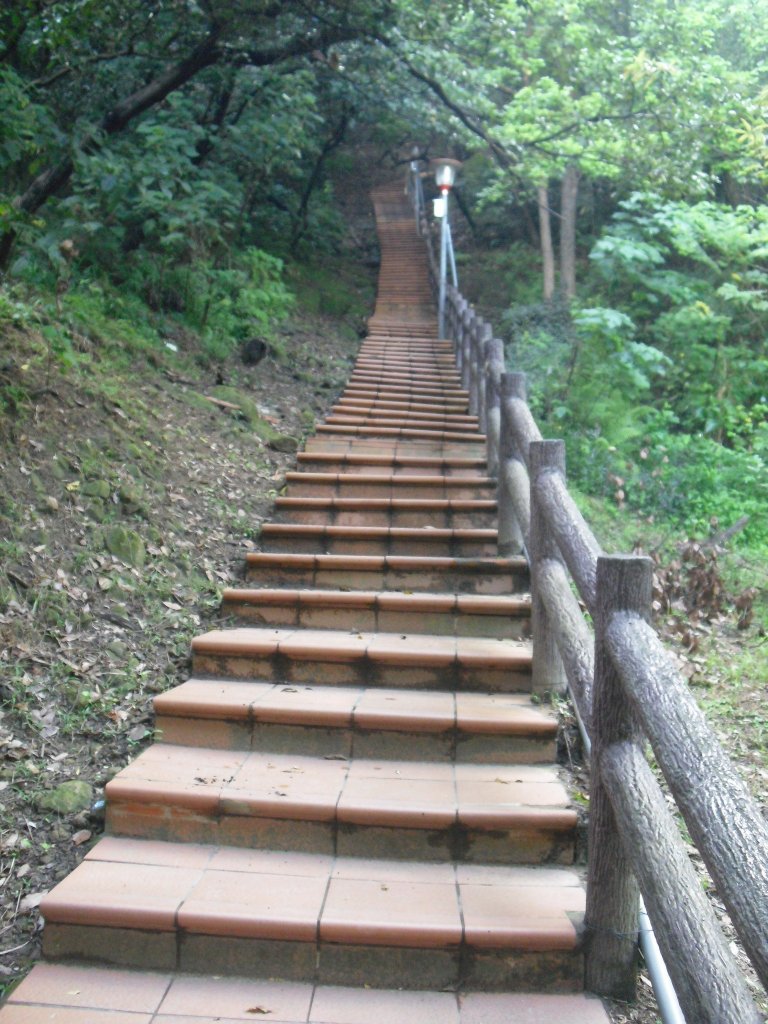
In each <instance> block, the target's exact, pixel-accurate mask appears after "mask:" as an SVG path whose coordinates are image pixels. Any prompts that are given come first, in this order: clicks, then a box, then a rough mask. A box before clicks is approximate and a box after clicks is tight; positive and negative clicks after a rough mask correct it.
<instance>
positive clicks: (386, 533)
mask: <svg viewBox="0 0 768 1024" xmlns="http://www.w3.org/2000/svg"><path fill="white" fill-rule="evenodd" d="M261 546H262V548H263V549H264V550H265V551H297V552H298V551H303V552H309V553H317V554H323V553H325V554H348V555H427V556H438V557H456V558H493V557H494V556H495V555H496V549H497V534H496V530H494V529H487V530H473V529H420V528H418V527H400V526H333V525H330V526H324V525H320V526H316V525H312V524H304V523H264V524H263V526H262V527H261Z"/></svg>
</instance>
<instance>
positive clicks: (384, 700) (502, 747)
mask: <svg viewBox="0 0 768 1024" xmlns="http://www.w3.org/2000/svg"><path fill="white" fill-rule="evenodd" d="M154 709H155V715H156V730H157V731H156V736H157V739H158V741H161V742H163V743H173V744H177V745H180V746H202V747H210V748H211V749H217V750H267V751H274V752H277V753H291V754H292V753H298V754H303V755H307V754H312V755H315V756H318V757H322V758H327V757H343V758H348V759H349V758H352V757H355V758H378V759H387V760H390V759H394V760H403V759H408V760H413V759H415V758H418V759H419V760H424V761H445V762H451V761H459V762H461V763H473V764H483V763H486V764H487V763H497V764H546V763H548V762H553V761H554V756H555V751H554V742H555V737H556V734H557V722H556V720H555V719H554V717H553V716H552V715H551V714H550V713H549V712H547V711H546V710H544V709H542V708H540V707H537V706H536V705H534V704H532V702H531V700H530V698H529V697H528V696H527V695H525V694H487V693H458V694H453V693H442V692H435V691H434V690H417V689H408V690H396V689H388V688H385V687H364V686H349V687H334V686H317V685H315V686H309V685H306V684H303V685H301V686H293V685H290V684H283V683H265V682H244V681H242V680H237V681H232V680H225V679H189V680H187V682H185V683H181V685H179V686H176V687H174V689H172V690H169V691H168V692H167V693H163V694H160V695H159V696H157V697H155V700H154Z"/></svg>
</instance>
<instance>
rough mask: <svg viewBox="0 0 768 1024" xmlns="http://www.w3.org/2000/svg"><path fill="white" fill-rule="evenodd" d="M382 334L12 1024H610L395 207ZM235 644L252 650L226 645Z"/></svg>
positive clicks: (485, 482) (371, 342)
mask: <svg viewBox="0 0 768 1024" xmlns="http://www.w3.org/2000/svg"><path fill="white" fill-rule="evenodd" d="M374 204H375V206H376V211H377V221H378V228H379V234H380V239H381V246H382V266H381V275H380V287H379V296H378V301H377V307H376V312H375V314H374V316H373V317H372V318H371V320H370V322H369V331H370V333H369V336H368V338H367V339H366V341H365V342H364V344H363V346H362V349H361V352H360V355H359V358H358V361H357V364H356V367H355V369H354V372H353V373H352V376H351V378H350V381H349V384H348V387H347V389H346V390H345V392H344V394H343V396H342V397H341V398H340V400H339V402H338V404H337V405H336V407H335V408H334V410H333V412H332V414H331V415H330V416H329V417H328V419H327V420H326V422H325V423H324V424H323V425H322V426H320V427H319V429H318V432H317V434H316V436H315V437H313V438H312V439H311V440H310V441H309V442H308V443H307V446H306V450H305V451H304V452H302V453H300V455H299V458H298V471H297V472H295V473H290V474H288V479H287V489H286V490H287V493H286V496H285V497H284V498H279V499H278V500H277V502H276V507H275V519H274V522H272V523H270V524H266V525H265V526H264V527H263V535H262V550H261V551H260V552H257V553H252V554H250V555H249V556H248V559H247V567H246V579H245V582H244V585H243V586H240V587H238V588H233V589H230V590H227V591H226V592H225V594H224V601H223V605H224V612H225V614H226V615H227V616H230V617H231V620H228V624H227V626H226V628H222V629H217V630H214V631H212V632H210V633H207V634H205V635H203V636H200V637H198V638H196V639H195V641H194V642H193V674H192V678H190V679H189V680H188V681H187V682H185V683H183V684H182V685H180V686H178V687H176V688H175V689H174V690H171V691H169V692H167V693H164V694H162V695H160V696H158V697H157V698H156V700H155V711H156V715H157V733H156V742H155V743H154V744H153V745H152V746H151V747H149V748H148V749H147V750H146V751H145V752H144V753H143V754H141V755H140V756H139V757H138V758H137V759H136V760H135V761H134V762H133V763H132V764H131V765H129V766H128V767H127V768H126V769H124V770H123V771H122V772H121V773H120V774H119V775H117V777H116V778H115V779H114V780H113V781H112V782H110V783H109V785H108V787H107V835H106V836H105V837H104V838H103V839H102V840H101V841H100V842H99V843H98V844H97V845H96V846H95V847H94V849H93V850H92V851H91V852H90V853H89V854H88V856H87V857H86V859H85V861H84V862H83V863H82V864H81V866H80V867H78V868H77V869H76V870H75V871H74V872H73V873H72V874H71V875H70V876H69V877H68V878H66V879H65V880H64V881H63V882H61V883H60V884H59V885H58V886H57V887H56V888H55V889H54V890H53V891H52V892H51V893H50V894H49V895H48V896H47V897H46V898H45V900H44V902H43V905H42V912H43V915H44V918H45V922H46V923H45V930H44V956H45V958H46V959H45V961H44V962H43V963H41V964H40V965H38V966H37V967H36V968H35V969H34V970H33V971H32V973H31V974H30V975H29V977H28V978H27V979H26V980H25V981H24V982H22V984H21V985H20V986H19V987H18V988H17V989H16V991H15V992H14V993H13V994H12V996H11V998H10V1000H9V1002H8V1003H7V1004H6V1005H5V1007H4V1008H3V1009H2V1011H0V1024H32V1022H34V1024H39V1022H43V1021H54V1020H55V1021H57V1022H64V1024H74V1022H87V1024H102V1022H104V1024H107V1022H110V1024H144V1022H150V1021H151V1022H155V1024H183V1022H193V1021H194V1022H197V1024H200V1022H212V1021H224V1022H227V1021H242V1020H253V1019H265V1020H269V1021H273V1022H278V1024H279V1022H282V1024H297V1022H310V1021H312V1022H317V1024H374V1022H375V1024H427V1022H440V1024H497V1022H498V1024H501V1022H502V1021H504V1022H508V1024H515V1022H520V1024H523V1022H526V1024H560V1022H562V1021H564V1020H568V1021H569V1022H571V1024H605V1022H607V1020H608V1018H607V1016H606V1014H605V1011H604V1009H603V1007H602V1005H601V1003H600V1002H599V1001H598V1000H596V999H592V998H590V997H589V996H587V995H585V994H584V993H583V992H582V991H581V989H582V973H583V963H582V954H581V949H580V923H581V916H582V911H583V906H584V892H583V889H582V885H581V879H580V876H579V873H578V872H577V870H576V869H575V868H574V866H573V859H574V837H575V827H576V820H577V819H576V813H575V811H574V810H573V808H572V807H571V806H570V805H569V802H568V797H567V792H566V790H565V788H564V786H563V784H562V781H561V779H560V777H559V774H558V769H557V767H556V765H555V762H554V753H555V732H556V726H555V722H554V720H553V718H552V716H551V714H550V713H549V712H548V711H547V710H545V709H542V708H540V707H538V706H536V704H534V703H533V702H532V700H531V698H530V695H529V689H530V672H531V649H530V644H529V642H528V640H527V634H528V629H527V626H528V615H529V599H528V596H527V594H526V586H527V582H526V581H527V568H526V565H525V562H524V561H523V560H522V559H519V558H518V559H515V558H512V559H509V558H507V559H500V558H498V557H496V518H495V517H496V505H495V489H494V485H493V483H492V481H491V480H489V479H488V477H487V476H486V471H485V445H484V439H483V437H482V435H481V434H480V433H479V431H478V427H477V423H476V421H475V419H474V418H473V417H472V416H470V415H469V414H468V411H467V396H466V393H465V392H464V391H463V390H462V388H461V386H460V382H459V378H458V376H457V373H456V370H455V367H454V362H453V357H452V354H451V349H450V345H449V344H448V343H447V342H444V341H440V340H438V339H437V336H436V327H435V315H434V309H433V306H432V301H431V296H430V290H429V283H428V278H427V271H426V261H425V255H424V252H423V247H422V242H421V241H420V239H419V238H418V237H417V235H416V232H415V230H414V226H413V219H412V217H411V216H410V215H409V213H408V210H407V208H406V207H405V205H404V203H403V197H402V193H401V191H400V189H399V188H396V187H392V188H384V189H380V190H379V191H378V192H376V193H374ZM230 623H231V624H230Z"/></svg>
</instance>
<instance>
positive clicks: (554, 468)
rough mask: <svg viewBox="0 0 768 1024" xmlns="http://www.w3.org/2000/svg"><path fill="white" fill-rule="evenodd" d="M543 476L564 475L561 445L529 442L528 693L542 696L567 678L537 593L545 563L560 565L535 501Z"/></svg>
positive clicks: (564, 683) (562, 689)
mask: <svg viewBox="0 0 768 1024" xmlns="http://www.w3.org/2000/svg"><path fill="white" fill-rule="evenodd" d="M543 473H558V474H560V475H561V476H563V477H564V476H565V442H564V441H531V443H530V444H529V446H528V477H529V480H530V488H531V529H530V531H529V534H528V562H529V564H530V571H531V631H532V635H533V678H532V684H531V685H532V690H533V692H534V693H535V694H538V695H540V696H543V695H544V694H548V693H564V692H565V690H566V689H567V687H568V679H567V676H566V673H565V668H564V667H563V660H562V658H561V657H560V650H559V648H558V646H557V640H556V638H555V630H554V629H552V628H551V627H550V625H549V616H548V615H547V609H546V606H545V604H544V601H543V599H542V596H541V592H540V590H539V573H540V572H541V571H542V570H543V568H544V565H545V563H547V562H559V563H560V564H561V565H562V564H563V559H562V557H561V555H560V549H559V548H558V546H557V542H556V541H555V539H554V537H553V536H552V534H551V532H550V531H549V529H548V528H547V520H546V516H545V514H544V512H543V510H542V509H541V508H540V507H539V502H538V500H537V498H536V487H535V484H536V481H537V480H538V478H539V477H540V476H541V475H542V474H543Z"/></svg>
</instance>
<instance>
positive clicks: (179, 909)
mask: <svg viewBox="0 0 768 1024" xmlns="http://www.w3.org/2000/svg"><path fill="white" fill-rule="evenodd" d="M583 909H584V891H583V888H582V884H581V880H580V878H579V876H578V874H577V873H576V872H575V871H573V870H568V869H564V868H553V867H527V866H524V867H506V866H501V865H500V866H496V867H494V866H489V865H479V866H475V865H462V866H461V867H457V866H455V865H453V864H450V863H423V862H412V861H407V860H402V861H391V860H385V859H366V858H356V857H333V856H328V855H325V854H308V853H300V852H285V851H276V850H248V849H242V848H237V847H221V846H206V845H202V844H190V843H185V844H177V843H166V842H159V841H147V840H140V839H126V838H117V837H106V838H104V839H102V840H101V841H100V842H99V843H98V844H97V845H96V846H95V847H94V848H93V849H92V850H91V851H90V852H89V853H88V854H87V856H86V858H85V860H84V861H83V862H82V863H81V864H80V866H79V867H78V868H76V869H75V870H74V871H73V872H72V873H71V874H70V875H68V876H67V877H66V878H65V879H64V880H63V881H62V882H60V883H59V884H58V885H57V886H56V887H55V889H53V890H52V891H51V892H50V893H48V895H46V896H45V897H44V899H43V901H42V904H41V912H42V913H43V915H44V916H45V919H46V921H47V922H49V923H55V924H69V925H81V926H92V927H93V926H95V927H99V926H100V927H107V928H125V929H136V930H150V929H151V930H154V931H162V932H177V933H183V934H184V935H190V934H204V935H209V936H218V937H240V938H252V939H255V938H258V939H281V940H288V941H300V942H312V943H316V942H317V943H319V944H320V947H321V950H322V946H323V944H326V943H353V944H356V945H363V946H395V947H408V948H416V949H420V948H435V947H438V948H446V947H458V946H465V947H468V948H469V949H473V948H474V949H500V950H505V949H507V950H530V951H548V950H575V949H576V948H577V946H578V943H579V935H578V928H579V924H580V918H581V915H582V914H583ZM321 956H322V952H321Z"/></svg>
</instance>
